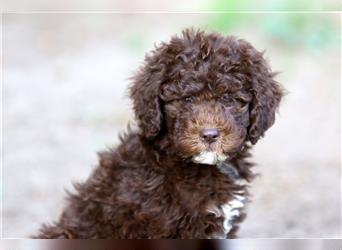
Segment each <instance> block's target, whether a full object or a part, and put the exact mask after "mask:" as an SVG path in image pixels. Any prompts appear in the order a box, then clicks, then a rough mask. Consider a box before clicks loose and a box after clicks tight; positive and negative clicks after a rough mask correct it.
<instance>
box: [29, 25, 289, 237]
mask: <svg viewBox="0 0 342 250" xmlns="http://www.w3.org/2000/svg"><path fill="white" fill-rule="evenodd" d="M275 75H276V74H275V73H274V72H272V70H271V69H270V67H269V66H268V63H267V62H266V60H265V59H264V58H263V53H261V52H259V51H257V50H256V49H255V48H254V47H253V46H252V45H251V44H250V43H248V42H247V41H245V40H242V39H237V38H236V37H234V36H223V35H221V34H219V33H215V32H212V33H210V32H205V31H201V30H194V29H186V30H184V31H183V32H182V35H180V36H177V35H175V36H173V37H172V38H171V39H170V41H169V42H164V43H161V44H159V45H158V46H156V48H155V49H154V50H153V51H152V52H150V53H148V54H146V57H145V62H144V64H143V65H142V66H141V67H140V69H139V70H138V71H137V72H136V73H135V75H134V76H133V77H132V79H131V85H130V87H129V95H130V97H131V98H132V100H133V109H134V112H135V118H136V124H137V129H128V132H126V134H124V135H122V136H121V137H120V144H119V145H118V146H117V147H116V148H114V149H109V150H107V151H104V152H101V153H99V164H98V167H97V168H96V169H95V170H94V171H93V173H92V174H91V175H90V177H89V178H88V179H87V180H86V181H85V182H83V183H78V184H75V190H76V191H74V193H69V194H68V198H67V205H66V207H65V209H64V210H63V212H62V214H61V216H60V218H59V219H58V220H57V221H56V222H53V223H52V224H45V225H43V226H42V227H41V229H40V231H39V233H38V234H37V235H36V236H34V237H33V238H50V239H56V238H67V239H75V238H81V239H89V238H116V239H161V238H177V239H218V238H235V237H237V235H236V233H237V230H238V227H239V224H240V222H241V221H242V220H243V219H244V218H245V216H246V213H245V206H246V203H247V202H248V201H249V199H248V196H249V194H248V187H249V183H250V182H251V181H252V180H253V177H254V176H255V174H254V173H253V172H252V170H251V168H252V166H253V164H252V163H251V162H249V160H248V158H249V157H250V153H249V151H250V148H251V147H252V146H253V145H254V144H256V143H257V141H258V140H259V139H260V138H261V137H263V136H264V133H265V131H266V130H267V129H268V128H269V127H271V126H272V125H273V123H274V121H275V115H276V111H277V109H278V106H279V103H280V101H281V98H282V96H283V89H282V87H281V85H280V84H279V83H278V82H277V81H275V80H274V78H275Z"/></svg>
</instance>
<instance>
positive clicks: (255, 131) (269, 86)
mask: <svg viewBox="0 0 342 250" xmlns="http://www.w3.org/2000/svg"><path fill="white" fill-rule="evenodd" d="M253 53H255V54H254V55H253V58H252V59H251V61H252V65H250V67H251V74H250V82H251V91H252V95H253V98H252V101H251V104H250V125H249V128H248V136H249V140H250V141H251V142H252V144H255V143H256V142H257V141H258V140H259V138H260V137H262V136H263V135H264V133H265V131H266V130H267V129H268V128H269V127H271V126H272V125H273V123H274V120H275V113H276V110H277V107H278V106H279V102H280V100H281V97H282V96H283V91H282V89H281V87H280V85H279V84H278V83H277V82H276V81H275V80H274V79H273V77H274V76H275V75H276V74H275V73H272V72H271V70H270V68H269V66H268V65H267V63H266V61H265V59H264V58H263V57H262V53H259V52H257V51H255V50H254V51H253Z"/></svg>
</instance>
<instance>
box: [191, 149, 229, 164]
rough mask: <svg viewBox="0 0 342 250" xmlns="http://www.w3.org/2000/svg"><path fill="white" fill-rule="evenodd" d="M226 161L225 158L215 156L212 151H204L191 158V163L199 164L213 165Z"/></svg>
mask: <svg viewBox="0 0 342 250" xmlns="http://www.w3.org/2000/svg"><path fill="white" fill-rule="evenodd" d="M225 159H227V156H225V155H222V154H217V153H216V152H212V151H204V152H202V153H200V154H198V155H195V156H193V157H192V161H193V162H195V163H199V164H208V165H215V164H217V163H218V162H222V161H224V160H225Z"/></svg>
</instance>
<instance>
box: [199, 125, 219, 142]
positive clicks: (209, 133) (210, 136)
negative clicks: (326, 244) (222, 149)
mask: <svg viewBox="0 0 342 250" xmlns="http://www.w3.org/2000/svg"><path fill="white" fill-rule="evenodd" d="M201 136H202V137H203V138H204V139H205V140H206V141H208V142H214V141H216V140H217V138H218V137H219V136H220V132H219V131H218V129H217V128H204V129H202V131H201Z"/></svg>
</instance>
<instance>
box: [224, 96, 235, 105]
mask: <svg viewBox="0 0 342 250" xmlns="http://www.w3.org/2000/svg"><path fill="white" fill-rule="evenodd" d="M221 100H222V101H223V102H224V103H227V104H228V103H232V102H233V101H234V100H233V98H232V97H231V96H230V95H229V94H225V95H223V96H222V97H221Z"/></svg>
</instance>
